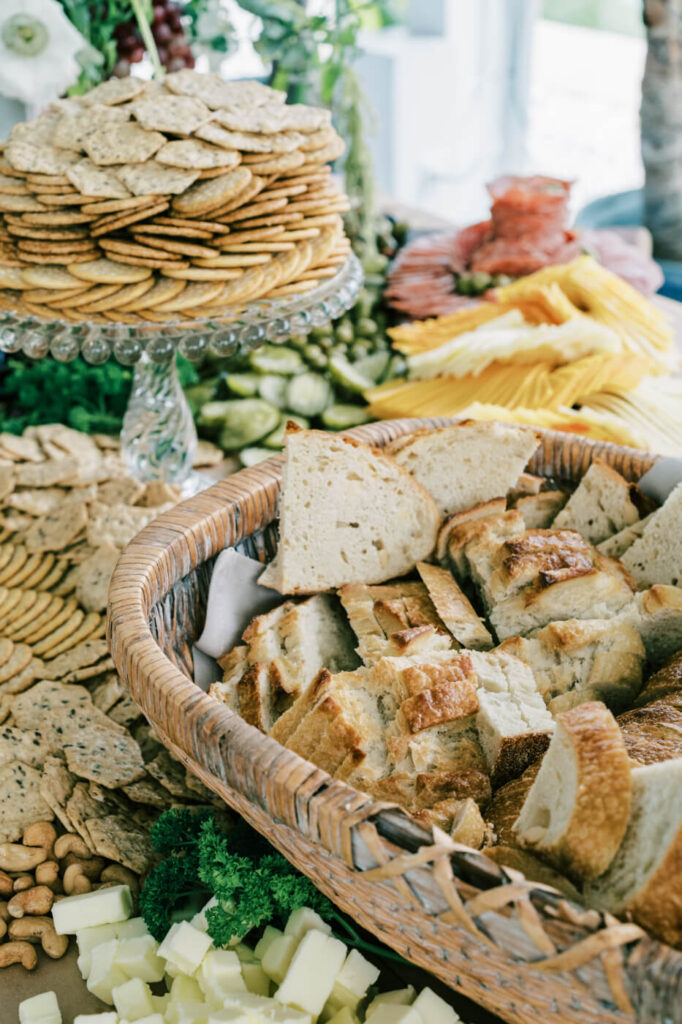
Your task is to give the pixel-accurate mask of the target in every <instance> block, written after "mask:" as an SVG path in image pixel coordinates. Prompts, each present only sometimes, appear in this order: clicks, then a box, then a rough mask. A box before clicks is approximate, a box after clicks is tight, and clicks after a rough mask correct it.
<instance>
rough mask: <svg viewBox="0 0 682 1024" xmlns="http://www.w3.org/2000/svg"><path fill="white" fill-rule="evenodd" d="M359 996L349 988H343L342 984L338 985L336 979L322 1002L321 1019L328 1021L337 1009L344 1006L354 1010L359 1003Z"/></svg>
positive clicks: (341, 1008)
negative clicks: (326, 997) (323, 1002)
mask: <svg viewBox="0 0 682 1024" xmlns="http://www.w3.org/2000/svg"><path fill="white" fill-rule="evenodd" d="M360 999H361V996H358V995H356V994H355V992H351V991H350V989H347V988H345V986H344V985H339V983H338V981H335V982H334V987H333V988H332V990H331V992H330V993H329V998H328V999H327V1002H326V1003H325V1004H324V1009H323V1011H322V1020H323V1021H328V1020H329V1018H330V1017H333V1016H334V1014H336V1013H338V1012H339V1010H343V1009H344V1007H348V1009H349V1010H355V1009H356V1008H357V1006H358V1004H359V1003H360Z"/></svg>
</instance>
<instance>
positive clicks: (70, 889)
mask: <svg viewBox="0 0 682 1024" xmlns="http://www.w3.org/2000/svg"><path fill="white" fill-rule="evenodd" d="M62 885H63V886H64V892H65V893H66V895H67V896H74V895H76V894H77V893H83V892H90V891H91V890H92V882H91V881H90V879H89V878H88V876H87V875H85V874H84V873H83V865H82V864H69V866H68V868H67V869H66V871H65V872H64V877H63V878H62Z"/></svg>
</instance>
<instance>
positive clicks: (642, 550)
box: [622, 484, 682, 590]
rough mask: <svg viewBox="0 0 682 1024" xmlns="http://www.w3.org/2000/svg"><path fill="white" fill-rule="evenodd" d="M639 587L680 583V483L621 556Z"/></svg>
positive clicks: (681, 562) (681, 532) (681, 552)
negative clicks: (640, 534)
mask: <svg viewBox="0 0 682 1024" xmlns="http://www.w3.org/2000/svg"><path fill="white" fill-rule="evenodd" d="M622 562H623V565H624V566H625V567H626V568H627V569H628V570H629V572H630V573H632V576H633V578H634V580H635V583H636V584H637V587H638V589H639V590H644V588H645V587H650V586H651V585H652V584H654V583H669V584H672V586H674V587H676V586H677V585H678V584H680V583H682V484H678V486H677V487H676V488H675V490H674V491H673V492H672V493H671V494H670V496H669V497H668V500H667V501H666V503H665V505H663V507H662V508H660V509H659V510H658V512H656V513H654V515H653V516H652V517H651V519H650V520H649V522H648V523H647V524H646V526H645V528H644V532H643V534H642V536H641V537H639V538H638V539H637V540H636V541H635V542H634V544H632V545H631V546H630V547H629V548H628V549H627V551H625V552H624V553H623V555H622Z"/></svg>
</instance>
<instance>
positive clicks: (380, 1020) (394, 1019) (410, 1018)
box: [365, 1003, 430, 1024]
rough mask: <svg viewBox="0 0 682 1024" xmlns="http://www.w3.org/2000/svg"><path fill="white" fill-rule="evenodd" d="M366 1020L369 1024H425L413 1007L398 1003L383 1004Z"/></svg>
mask: <svg viewBox="0 0 682 1024" xmlns="http://www.w3.org/2000/svg"><path fill="white" fill-rule="evenodd" d="M365 1020H366V1021H367V1024H423V1021H422V1018H421V1017H420V1016H419V1014H418V1013H417V1011H416V1010H415V1009H414V1008H413V1007H412V1006H399V1005H397V1004H396V1003H382V1005H381V1006H379V1007H378V1009H377V1010H376V1011H375V1013H373V1014H371V1016H367V1017H365ZM429 1024H430V1022H429Z"/></svg>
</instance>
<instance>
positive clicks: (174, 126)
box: [131, 93, 211, 135]
mask: <svg viewBox="0 0 682 1024" xmlns="http://www.w3.org/2000/svg"><path fill="white" fill-rule="evenodd" d="M131 109H132V112H133V114H134V115H135V117H136V119H137V120H138V121H139V122H140V124H141V125H143V127H145V128H147V129H149V130H150V131H158V132H168V133H169V134H170V135H191V134H192V132H193V131H195V130H196V129H197V128H199V127H200V125H202V124H204V122H206V121H208V120H210V118H211V111H210V110H209V109H208V107H207V106H206V104H205V103H202V101H201V100H199V99H197V98H196V97H191V96H172V95H170V94H168V93H167V94H166V95H165V96H159V97H158V98H156V99H145V98H142V99H140V100H136V102H135V103H133V104H132V106H131Z"/></svg>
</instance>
